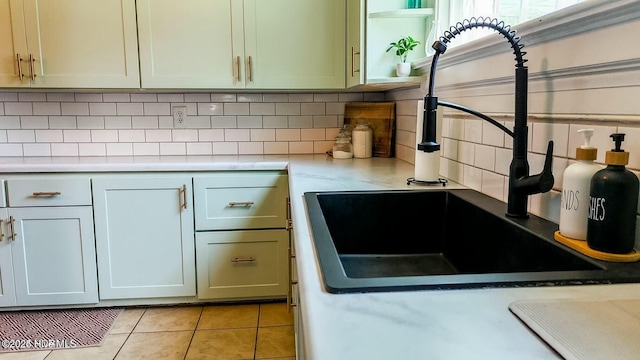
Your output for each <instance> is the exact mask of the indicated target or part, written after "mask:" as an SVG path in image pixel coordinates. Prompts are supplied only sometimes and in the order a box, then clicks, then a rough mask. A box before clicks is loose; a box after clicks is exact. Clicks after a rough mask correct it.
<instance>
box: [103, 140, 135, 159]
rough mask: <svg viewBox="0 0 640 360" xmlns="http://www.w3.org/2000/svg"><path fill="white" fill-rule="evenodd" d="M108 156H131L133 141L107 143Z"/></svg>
mask: <svg viewBox="0 0 640 360" xmlns="http://www.w3.org/2000/svg"><path fill="white" fill-rule="evenodd" d="M106 145H107V156H131V155H133V144H131V143H107V144H106Z"/></svg>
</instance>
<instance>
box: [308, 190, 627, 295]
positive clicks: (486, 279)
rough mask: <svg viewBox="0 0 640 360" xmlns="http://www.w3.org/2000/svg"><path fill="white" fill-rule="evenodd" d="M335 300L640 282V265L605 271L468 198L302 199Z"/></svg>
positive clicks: (535, 220)
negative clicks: (339, 296) (354, 295)
mask: <svg viewBox="0 0 640 360" xmlns="http://www.w3.org/2000/svg"><path fill="white" fill-rule="evenodd" d="M305 201H306V203H307V212H308V216H309V221H310V224H311V232H312V237H313V241H314V244H315V247H316V253H317V256H318V260H319V264H320V269H321V273H322V278H323V281H324V285H325V288H326V289H327V291H329V292H332V293H344V292H367V291H397V290H418V289H453V288H473V287H504V286H541V285H577V284H602V283H614V282H638V281H639V280H640V265H638V264H637V263H633V264H620V263H605V262H602V261H598V260H594V259H591V258H588V257H586V256H584V255H582V254H580V253H578V252H576V251H574V250H572V249H569V248H567V247H565V246H564V245H562V244H560V243H557V242H556V241H555V240H553V233H554V232H555V231H556V230H557V229H558V226H557V225H556V224H555V223H552V222H550V221H547V220H544V219H542V218H539V217H536V216H533V215H532V216H530V217H529V218H528V219H511V218H508V217H506V216H505V215H504V213H505V210H506V204H505V203H503V202H501V201H498V200H495V199H493V198H491V197H489V196H486V195H484V194H482V193H479V192H477V191H474V190H467V189H461V190H392V191H346V192H309V193H305Z"/></svg>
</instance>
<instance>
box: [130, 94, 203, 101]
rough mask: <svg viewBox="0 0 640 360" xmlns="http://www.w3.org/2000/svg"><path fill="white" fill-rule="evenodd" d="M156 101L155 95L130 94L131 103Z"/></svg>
mask: <svg viewBox="0 0 640 360" xmlns="http://www.w3.org/2000/svg"><path fill="white" fill-rule="evenodd" d="M157 101H158V95H157V94H131V102H157ZM207 101H208V100H207Z"/></svg>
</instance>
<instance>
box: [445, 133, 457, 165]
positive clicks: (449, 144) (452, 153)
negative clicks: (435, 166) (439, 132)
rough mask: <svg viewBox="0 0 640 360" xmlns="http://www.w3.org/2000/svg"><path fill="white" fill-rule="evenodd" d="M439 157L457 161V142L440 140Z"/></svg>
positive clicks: (446, 139) (447, 139)
mask: <svg viewBox="0 0 640 360" xmlns="http://www.w3.org/2000/svg"><path fill="white" fill-rule="evenodd" d="M441 150H442V152H441V155H442V156H444V157H446V158H448V159H452V160H458V140H453V139H449V138H443V139H442V148H441Z"/></svg>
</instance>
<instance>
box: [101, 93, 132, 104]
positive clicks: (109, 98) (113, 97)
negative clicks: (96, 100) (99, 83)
mask: <svg viewBox="0 0 640 360" xmlns="http://www.w3.org/2000/svg"><path fill="white" fill-rule="evenodd" d="M102 101H104V102H130V101H131V95H130V94H126V93H123V94H111V93H107V94H102Z"/></svg>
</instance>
